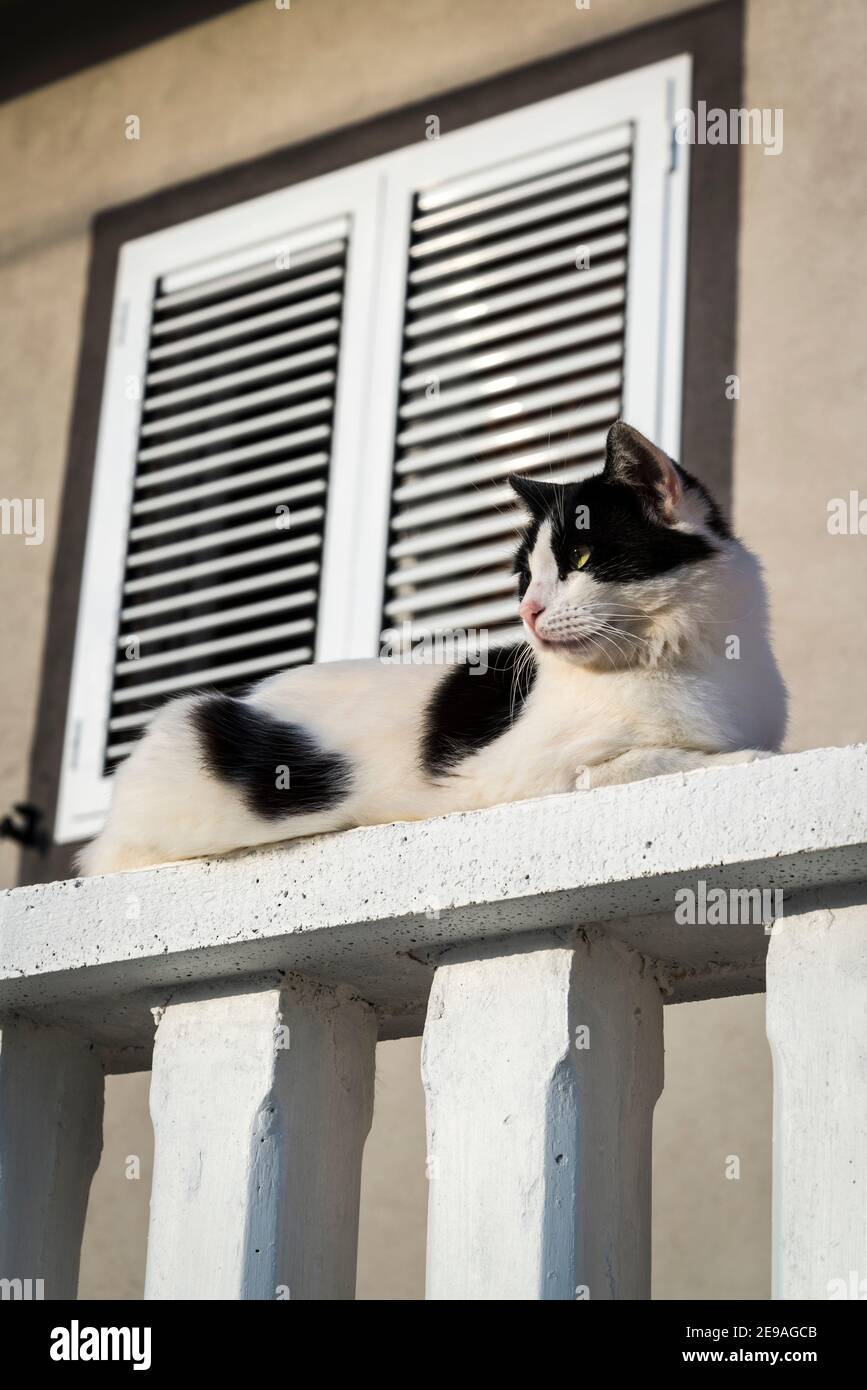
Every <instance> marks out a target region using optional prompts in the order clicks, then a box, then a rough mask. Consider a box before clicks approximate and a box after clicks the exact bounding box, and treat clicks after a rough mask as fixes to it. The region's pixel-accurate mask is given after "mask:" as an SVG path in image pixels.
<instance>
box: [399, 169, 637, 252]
mask: <svg viewBox="0 0 867 1390" xmlns="http://www.w3.org/2000/svg"><path fill="white" fill-rule="evenodd" d="M628 165H629V155H628V154H627V153H626V152H625V151H621V152H620V153H619V154H612V155H607V156H606V157H605V158H603V159H595V160H589V161H588V162H587V163H585V164H582V165H580V166H578V167H577V168H576V167H574V166H573V167H571V168H568V169H558V170H557V171H556V172H555V173H553V174H543V175H542V176H541V177H540V178H538V179H528V180H526V181H525V182H522V183H519V184H512V185H511V186H510V187H508V188H498V189H497V190H496V191H495V192H494V193H483V194H481V195H480V196H479V197H478V198H468V199H465V200H463V201H461V202H458V203H453V204H451V205H450V206H448V207H444V208H441V209H440V210H439V211H438V212H429V213H426V214H424V215H423V216H421V217H416V218H414V219H413V223H412V230H413V232H414V234H415V235H418V234H419V233H421V232H429V231H432V230H433V229H434V228H435V227H444V226H447V225H448V224H450V223H452V222H460V221H463V220H464V219H465V218H467V217H481V216H482V215H483V214H484V213H487V212H493V211H494V210H495V209H496V208H503V207H507V206H509V204H511V203H524V202H527V201H528V200H529V199H531V198H539V197H541V196H542V195H543V194H546V193H551V192H553V191H554V190H555V189H558V188H566V187H569V186H573V185H575V184H576V183H581V182H587V181H589V180H590V179H598V178H601V176H602V175H603V174H611V173H615V172H616V171H617V170H618V169H625V168H627V167H628Z"/></svg>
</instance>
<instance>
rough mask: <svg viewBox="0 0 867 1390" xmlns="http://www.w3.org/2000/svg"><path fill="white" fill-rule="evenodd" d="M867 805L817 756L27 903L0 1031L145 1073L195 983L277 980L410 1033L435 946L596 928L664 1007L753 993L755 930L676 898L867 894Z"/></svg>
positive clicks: (847, 759) (5, 974) (851, 772)
mask: <svg viewBox="0 0 867 1390" xmlns="http://www.w3.org/2000/svg"><path fill="white" fill-rule="evenodd" d="M865 788H867V746H865V745H858V746H857V747H853V748H832V749H820V750H815V751H812V752H808V753H798V754H789V755H787V756H781V757H776V758H769V759H767V760H765V761H762V762H758V763H753V764H749V765H744V766H739V767H727V768H722V769H714V770H711V769H707V770H699V771H695V772H690V773H687V774H678V775H675V776H669V777H661V778H656V779H653V780H651V781H647V782H641V783H636V784H634V785H631V786H620V787H610V788H601V789H599V790H596V791H589V792H579V793H574V794H570V795H566V796H559V797H550V798H545V799H543V800H539V801H530V802H522V803H518V804H515V805H508V806H499V807H495V808H494V809H492V810H489V811H479V812H474V813H471V814H467V815H454V816H446V817H443V818H441V819H438V820H431V821H422V822H417V823H413V824H399V825H387V826H379V827H374V828H370V829H361V830H353V831H349V832H346V833H344V834H341V835H327V836H322V837H320V838H318V839H312V840H307V841H300V842H295V843H292V844H290V845H287V846H284V847H280V848H277V849H273V850H269V851H264V852H258V853H255V854H247V855H240V856H235V857H231V858H226V859H216V860H211V861H200V862H191V863H188V864H179V865H176V866H173V867H164V868H160V869H155V870H145V871H143V872H140V873H133V874H119V875H111V876H109V877H107V878H97V879H85V880H75V881H72V882H68V883H53V884H38V885H34V886H31V887H28V888H21V889H16V890H14V891H12V892H10V893H7V894H4V895H0V1014H2V1012H3V1011H4V1010H9V1009H16V1010H18V1011H23V1012H25V1013H27V1014H29V1015H31V1016H33V1017H45V1018H46V1019H48V1020H50V1021H51V1022H52V1023H60V1022H63V1023H65V1024H66V1025H67V1026H69V1027H72V1028H76V1029H79V1030H80V1031H81V1032H82V1033H83V1034H84V1035H85V1036H87V1037H88V1038H91V1039H94V1040H95V1041H97V1042H98V1043H99V1044H100V1046H101V1047H102V1048H103V1049H104V1051H105V1057H106V1063H107V1066H108V1067H109V1068H110V1069H112V1070H132V1069H136V1068H141V1067H146V1066H147V1065H148V1064H149V1058H150V1048H151V1045H152V1038H153V1023H152V1018H151V1014H150V1010H151V1009H152V1008H153V1007H157V1006H161V1005H163V1004H165V1002H166V1000H167V999H169V998H170V997H171V996H172V995H173V993H174V992H175V991H176V990H177V989H178V988H179V987H183V986H187V985H188V984H189V983H190V982H195V981H208V980H215V979H220V978H226V977H240V978H246V977H248V976H250V975H253V974H256V973H260V972H263V971H270V970H274V969H282V970H293V971H297V972H298V973H301V974H305V975H307V976H311V977H315V978H317V979H320V980H323V981H325V982H326V983H329V984H335V985H336V984H344V985H347V986H348V987H350V988H351V989H352V990H354V991H355V992H356V993H357V994H359V995H360V996H361V997H363V998H365V999H367V1000H368V1001H369V1002H370V1003H371V1004H372V1005H373V1006H374V1007H375V1008H376V1010H377V1015H378V1019H379V1027H380V1035H381V1036H383V1037H393V1036H401V1035H406V1034H411V1033H418V1032H420V1031H421V1027H422V1022H423V1018H424V1007H425V1003H426V1000H427V995H428V992H429V989H430V982H431V979H432V975H433V960H434V955H435V953H436V952H437V951H438V950H440V949H442V948H444V947H446V946H450V945H456V944H459V943H460V942H462V941H476V940H484V939H491V938H496V937H500V936H503V935H510V934H519V933H525V932H528V931H534V930H546V931H550V930H552V929H553V930H560V929H563V930H567V931H568V930H571V929H572V928H573V927H574V926H575V925H576V924H578V925H581V926H586V925H588V924H592V923H602V924H604V926H605V930H607V931H608V932H610V933H611V934H612V935H614V936H616V937H618V938H619V939H621V940H623V941H625V942H627V943H628V944H630V945H632V946H634V947H636V948H637V949H640V950H641V951H642V952H643V953H644V954H646V955H648V956H651V957H652V958H654V959H655V960H658V961H660V962H661V963H662V964H663V966H664V968H665V973H666V976H667V980H668V990H669V992H668V993H667V995H666V998H667V1000H669V1001H677V1000H683V999H697V998H707V997H711V996H714V995H722V994H736V993H740V992H743V991H744V990H759V989H761V988H762V987H763V984H764V955H765V952H766V949H767V938H766V937H765V935H764V933H763V931H762V929H761V927H756V926H727V927H719V926H709V925H706V926H702V925H697V926H692V927H686V926H679V925H677V924H675V923H674V921H673V917H672V911H673V906H674V894H675V891H676V890H677V889H678V888H680V887H682V886H683V885H684V884H685V883H687V884H688V883H690V882H692V883H693V884H694V883H695V881H696V880H697V879H698V878H702V879H704V880H706V881H707V883H708V885H709V886H721V887H726V888H732V887H733V888H736V887H753V886H756V885H759V886H761V887H766V888H768V889H777V888H782V889H783V890H784V892H785V893H786V898H787V910H789V908H788V904H789V902H790V900H793V899H794V896H795V895H796V894H797V893H798V892H799V891H801V890H803V889H809V888H814V887H817V886H825V887H827V886H831V885H833V884H835V883H839V882H847V881H854V880H857V879H867V795H865ZM84 966H86V967H87V968H86V969H84V968H82V967H84Z"/></svg>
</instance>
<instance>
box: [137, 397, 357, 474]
mask: <svg viewBox="0 0 867 1390" xmlns="http://www.w3.org/2000/svg"><path fill="white" fill-rule="evenodd" d="M333 408H334V398H333V397H332V396H317V398H316V399H315V400H312V401H305V402H304V404H303V405H293V406H289V407H288V408H287V409H286V410H274V411H271V412H270V413H269V414H267V415H259V416H257V418H256V419H253V420H236V421H234V422H233V423H232V424H231V425H219V426H217V428H216V429H212V430H202V431H200V432H199V433H198V434H190V435H187V436H186V438H184V439H176V440H172V441H171V442H170V443H168V444H152V445H150V446H149V447H148V448H147V449H140V450H139V455H138V456H139V460H140V461H141V462H142V463H150V462H151V460H153V459H167V458H174V457H175V456H176V455H177V454H188V453H190V451H191V450H195V449H207V448H208V447H209V446H210V445H211V444H222V443H228V442H229V440H231V439H243V437H244V435H247V434H261V433H262V432H263V431H266V430H267V431H268V432H269V433H270V432H271V431H276V430H277V429H278V428H281V427H282V426H284V425H294V424H295V423H296V422H297V421H299V420H309V419H315V417H316V416H317V415H330V414H331V412H332V410H333Z"/></svg>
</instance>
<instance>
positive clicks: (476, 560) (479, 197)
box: [385, 126, 631, 640]
mask: <svg viewBox="0 0 867 1390" xmlns="http://www.w3.org/2000/svg"><path fill="white" fill-rule="evenodd" d="M560 157H561V159H562V161H563V163H562V166H560V167H558V166H557V165H555V166H554V167H550V168H545V170H544V172H536V171H535V170H534V165H535V166H537V165H538V161H535V160H533V159H530V160H529V161H527V164H526V165H525V167H524V168H523V169H520V168H514V167H513V168H511V169H510V170H509V171H508V172H506V174H505V177H504V178H503V179H502V182H501V183H500V184H499V185H495V186H494V187H491V186H490V183H489V181H488V180H483V179H478V180H473V179H469V180H458V181H456V182H455V183H454V184H449V183H445V184H443V185H440V186H438V187H437V188H436V189H434V190H432V191H430V192H427V193H421V194H419V195H418V196H417V197H416V199H415V205H414V208H413V218H412V226H411V240H410V245H409V275H408V291H407V299H406V316H405V322H404V335H403V352H402V359H401V381H400V406H399V427H398V431H397V441H396V443H397V448H396V458H395V474H394V488H393V494H392V519H391V536H390V541H389V566H388V573H387V580H386V585H387V594H386V602H385V617H386V624H388V623H389V622H391V623H395V624H399V625H400V627H401V628H402V627H403V626H404V625H405V624H406V625H409V629H410V630H411V632H412V634H413V635H418V634H419V633H420V632H426V631H430V630H435V631H436V630H454V629H462V630H465V629H475V630H478V629H485V630H486V631H487V632H488V634H489V635H490V638H491V639H492V640H509V639H510V638H512V637H516V636H518V635H519V634H520V628H519V627H517V626H516V615H515V594H516V581H515V579H514V577H513V575H512V573H511V557H512V554H513V552H514V535H515V530H516V528H517V526H518V524H519V522H520V520H521V515H522V514H521V511H520V509H519V505H518V503H517V499H516V498H515V496H514V494H513V493H512V491H511V489H510V488H509V486H508V484H507V483H506V482H505V477H506V474H508V473H510V472H522V473H526V474H528V475H530V476H533V477H544V478H552V479H560V480H564V481H565V480H567V479H576V478H580V477H583V476H585V475H586V474H587V473H588V472H590V471H592V470H593V468H595V467H598V466H599V464H600V462H601V461H602V459H603V458H604V448H605V433H606V431H607V429H608V427H609V425H611V424H612V422H613V421H614V420H616V419H617V416H618V414H619V413H620V408H621V403H622V395H621V391H622V381H623V375H622V373H623V356H624V339H625V323H626V318H625V310H626V273H627V260H628V253H629V195H630V170H631V130H630V128H629V127H628V126H624V127H620V128H619V129H616V130H614V131H612V132H610V133H609V134H607V135H606V136H605V137H603V138H602V139H590V140H588V141H587V142H586V143H585V144H584V146H583V147H582V146H581V145H580V144H579V145H577V146H574V147H572V148H571V149H567V150H565V151H561V152H560ZM545 163H547V161H545ZM474 185H476V186H474ZM477 187H478V188H479V191H476V188H477Z"/></svg>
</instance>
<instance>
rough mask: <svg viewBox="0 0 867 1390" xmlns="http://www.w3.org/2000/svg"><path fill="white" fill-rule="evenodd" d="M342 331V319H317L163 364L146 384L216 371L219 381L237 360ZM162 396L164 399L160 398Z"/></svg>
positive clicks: (310, 341)
mask: <svg viewBox="0 0 867 1390" xmlns="http://www.w3.org/2000/svg"><path fill="white" fill-rule="evenodd" d="M339 332H340V319H339V318H331V317H329V318H324V319H315V320H314V321H313V322H312V323H306V324H304V326H303V327H302V328H293V329H292V330H291V331H290V332H287V333H275V334H269V336H268V337H267V338H266V339H265V340H264V341H259V340H258V339H257V340H256V341H255V342H252V343H242V344H241V345H240V346H238V347H233V348H225V349H224V350H223V351H222V352H214V353H210V354H208V355H207V356H204V357H197V358H196V359H195V360H194V361H192V362H179V363H178V364H177V365H176V366H173V367H162V368H160V370H159V371H156V372H148V374H147V376H146V377H145V383H146V385H147V386H148V387H150V388H154V387H160V386H165V385H166V384H167V383H168V382H172V381H183V380H184V379H185V378H187V377H191V376H202V375H204V374H207V375H208V379H209V380H210V378H211V375H212V374H213V376H214V379H215V380H218V379H219V378H218V376H217V374H218V373H219V372H220V371H221V369H222V368H223V367H231V366H234V364H235V363H236V362H246V361H249V360H250V359H252V358H255V357H264V356H265V355H266V354H268V355H271V354H273V353H275V352H276V351H277V350H278V349H282V348H292V347H298V346H299V345H300V344H301V343H312V342H316V340H317V339H319V338H332V337H334V336H335V335H336V334H338V333H339ZM158 399H162V397H159V398H158Z"/></svg>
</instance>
